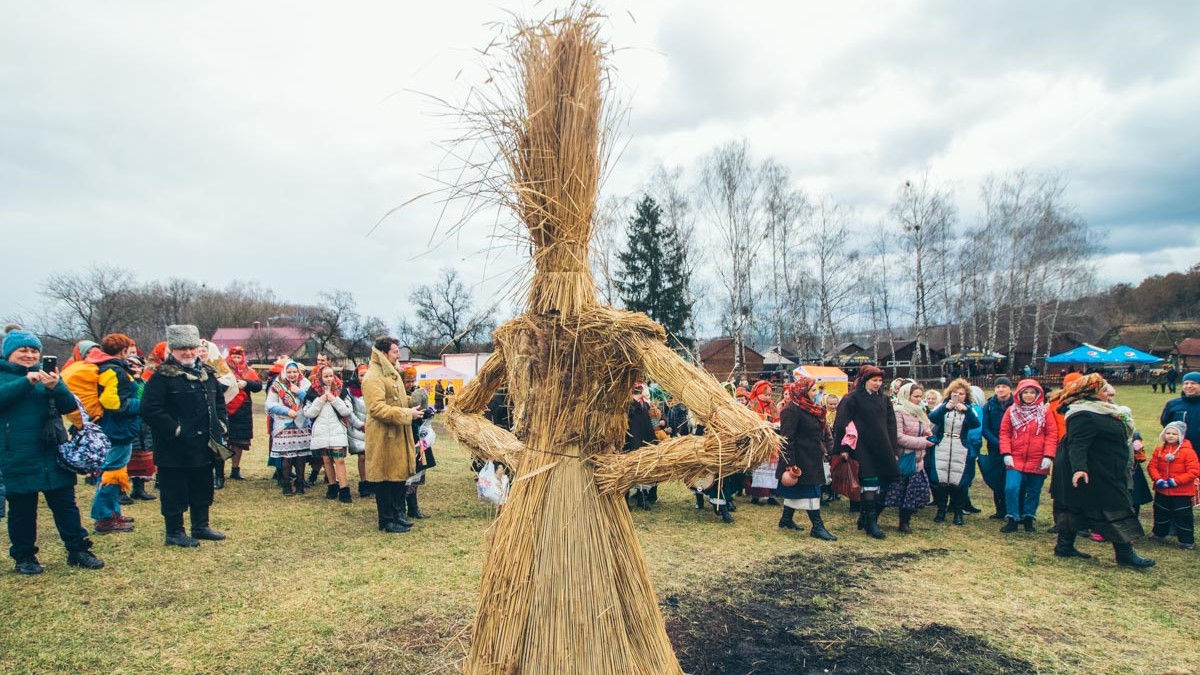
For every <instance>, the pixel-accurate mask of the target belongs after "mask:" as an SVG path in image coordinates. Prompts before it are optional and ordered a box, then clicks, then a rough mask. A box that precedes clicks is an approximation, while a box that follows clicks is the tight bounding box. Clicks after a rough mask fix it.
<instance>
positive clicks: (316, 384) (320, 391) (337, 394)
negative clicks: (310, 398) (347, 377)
mask: <svg viewBox="0 0 1200 675" xmlns="http://www.w3.org/2000/svg"><path fill="white" fill-rule="evenodd" d="M326 367H328V366H326ZM343 386H344V385H343V384H342V378H340V377H338V376H337V375H334V376H333V386H332V387H330V388H329V390H330V391H332V392H333V396H334V398H341V397H342V389H343ZM308 390H309V391H311V392H315V393H316V397H320V396H323V395H324V394H325V381H324V380H323V379H322V378H321V377H320V376H317V378H316V379H314V380H312V385H311V386H310V387H309V388H308ZM316 397H314V398H316Z"/></svg>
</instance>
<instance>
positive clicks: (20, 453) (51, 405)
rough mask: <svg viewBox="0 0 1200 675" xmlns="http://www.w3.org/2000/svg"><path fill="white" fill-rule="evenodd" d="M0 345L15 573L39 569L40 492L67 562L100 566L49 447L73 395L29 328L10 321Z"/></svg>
mask: <svg viewBox="0 0 1200 675" xmlns="http://www.w3.org/2000/svg"><path fill="white" fill-rule="evenodd" d="M0 353H2V354H3V361H0V426H3V428H4V429H5V433H4V434H2V435H0V475H2V476H4V481H5V491H6V494H5V501H6V503H7V505H8V540H9V544H10V545H9V548H8V554H9V555H10V556H12V558H13V560H14V561H16V571H17V573H19V574H25V575H33V574H41V573H42V571H43V568H42V565H41V562H40V561H38V558H37V553H38V547H37V529H38V523H37V516H38V494H39V493H41V495H42V496H44V497H45V499H46V506H48V507H49V508H50V513H52V514H53V515H54V524H55V526H56V528H57V529H58V536H59V537H60V538H61V539H62V542H63V544H64V545H65V546H66V549H67V564H68V565H72V566H75V567H83V568H85V569H100V568H101V567H104V562H103V561H101V560H100V559H99V558H97V557H96V556H95V555H92V553H91V548H92V542H91V540H89V539H88V533H87V530H85V529H84V528H83V523H82V520H81V519H80V516H79V506H78V505H77V504H76V502H75V480H76V479H75V474H73V473H71V472H70V471H67V470H66V469H63V468H62V467H60V466H59V465H58V459H57V454H56V453H55V450H56V449H57V447H58V445H59V444H60V443H61V442H63V441H64V440H66V439H65V436H66V432H65V430H63V429H62V423H61V420H60V419H59V416H60V415H62V414H65V413H68V412H73V411H75V410H76V409H77V406H76V404H75V397H74V396H72V395H71V392H70V390H69V389H67V386H66V384H64V383H63V381H62V379H61V378H59V375H58V373H57V372H54V371H49V372H48V371H44V370H42V341H41V340H39V339H38V337H37V336H36V335H34V334H33V333H30V332H27V331H24V330H21V328H20V327H19V326H15V325H13V326H9V329H8V330H7V331H6V334H5V336H4V341H3V345H2V347H0ZM49 363H50V364H51V365H55V364H54V362H53V361H50V362H49ZM55 423H57V429H56V428H55V426H54V424H55ZM58 432H61V435H60V434H59V433H58Z"/></svg>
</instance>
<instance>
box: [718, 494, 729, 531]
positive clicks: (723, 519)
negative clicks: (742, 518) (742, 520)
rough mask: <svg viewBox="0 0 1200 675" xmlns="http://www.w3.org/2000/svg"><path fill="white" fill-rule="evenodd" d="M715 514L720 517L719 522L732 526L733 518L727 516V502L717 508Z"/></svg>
mask: <svg viewBox="0 0 1200 675" xmlns="http://www.w3.org/2000/svg"><path fill="white" fill-rule="evenodd" d="M717 514H718V515H720V516H721V522H723V523H725V524H726V525H732V524H733V516H731V515H729V500H726V501H725V503H724V504H721V505H720V506H718V507H717Z"/></svg>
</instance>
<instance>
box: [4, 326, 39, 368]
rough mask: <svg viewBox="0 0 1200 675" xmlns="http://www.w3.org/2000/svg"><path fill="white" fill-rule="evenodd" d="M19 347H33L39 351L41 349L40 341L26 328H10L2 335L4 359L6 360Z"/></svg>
mask: <svg viewBox="0 0 1200 675" xmlns="http://www.w3.org/2000/svg"><path fill="white" fill-rule="evenodd" d="M21 347H33V348H34V349H36V350H38V351H39V352H40V351H42V341H41V340H39V339H38V336H36V335H34V334H33V333H30V332H29V331H27V330H19V329H18V330H10V331H8V334H6V335H5V336H4V347H3V352H4V360H5V361H7V360H8V357H10V356H12V353H13V352H15V351H17V350H18V349H20V348H21Z"/></svg>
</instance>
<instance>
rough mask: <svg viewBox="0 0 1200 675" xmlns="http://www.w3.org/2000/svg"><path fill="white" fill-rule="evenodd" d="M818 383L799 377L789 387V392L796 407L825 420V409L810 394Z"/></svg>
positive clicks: (805, 377)
mask: <svg viewBox="0 0 1200 675" xmlns="http://www.w3.org/2000/svg"><path fill="white" fill-rule="evenodd" d="M816 383H817V381H816V380H814V379H813V378H811V377H807V376H804V375H799V376H797V377H796V381H795V382H793V383H792V384H790V385H789V386H788V387H787V390H788V392H789V393H790V395H791V397H792V400H793V401H795V402H796V405H798V406H800V409H801V410H803V411H804V412H806V413H808V414H810V415H812V416H814V417H817V418H818V419H822V420H823V419H825V409H824V408H822V407H821V406H819V405H817V402H816V401H814V400H813V398H812V394H811V393H809V392H811V391H812V388H813V385H814V384H816ZM802 392H803V393H802Z"/></svg>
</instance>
